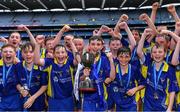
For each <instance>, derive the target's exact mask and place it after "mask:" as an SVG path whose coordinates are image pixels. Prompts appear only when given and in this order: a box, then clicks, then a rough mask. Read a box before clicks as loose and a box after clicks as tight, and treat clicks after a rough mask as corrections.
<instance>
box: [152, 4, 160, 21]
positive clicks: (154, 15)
mask: <svg viewBox="0 0 180 112" xmlns="http://www.w3.org/2000/svg"><path fill="white" fill-rule="evenodd" d="M158 8H159V3H158V2H155V3H153V5H152V12H151V20H152V22H153V23H155V20H156V13H157V10H158Z"/></svg>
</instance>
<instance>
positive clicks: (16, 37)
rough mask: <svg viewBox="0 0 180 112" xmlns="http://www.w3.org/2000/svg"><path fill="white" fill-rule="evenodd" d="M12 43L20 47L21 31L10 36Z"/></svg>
mask: <svg viewBox="0 0 180 112" xmlns="http://www.w3.org/2000/svg"><path fill="white" fill-rule="evenodd" d="M8 42H9V43H10V44H12V45H14V47H16V48H17V47H18V46H19V44H20V42H21V37H20V34H19V33H12V34H11V35H10V37H9V41H8Z"/></svg>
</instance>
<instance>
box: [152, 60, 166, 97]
mask: <svg viewBox="0 0 180 112" xmlns="http://www.w3.org/2000/svg"><path fill="white" fill-rule="evenodd" d="M163 65H164V63H163V64H161V66H160V69H159V71H158V74H157V76H156V65H155V64H154V65H153V75H154V89H155V92H154V99H155V100H158V99H159V96H158V93H157V92H156V91H157V90H158V83H159V79H160V77H161V74H162V70H163Z"/></svg>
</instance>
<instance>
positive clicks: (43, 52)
mask: <svg viewBox="0 0 180 112" xmlns="http://www.w3.org/2000/svg"><path fill="white" fill-rule="evenodd" d="M41 51H42V52H41V58H45V57H46V49H44V48H41Z"/></svg>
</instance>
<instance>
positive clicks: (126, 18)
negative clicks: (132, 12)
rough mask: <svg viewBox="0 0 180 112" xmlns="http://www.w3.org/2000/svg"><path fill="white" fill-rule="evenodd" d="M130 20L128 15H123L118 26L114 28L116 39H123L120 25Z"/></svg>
mask: <svg viewBox="0 0 180 112" xmlns="http://www.w3.org/2000/svg"><path fill="white" fill-rule="evenodd" d="M128 19H129V17H128V15H126V14H123V15H121V17H120V18H119V20H118V22H117V24H116V26H115V27H114V35H115V36H114V37H119V38H120V39H121V38H122V36H121V34H120V28H119V23H120V22H126V21H128Z"/></svg>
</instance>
